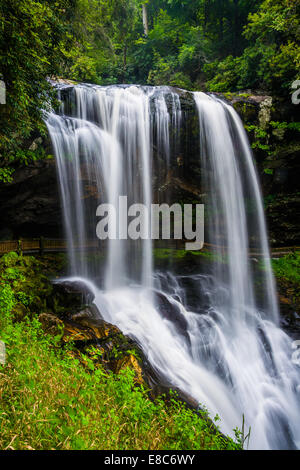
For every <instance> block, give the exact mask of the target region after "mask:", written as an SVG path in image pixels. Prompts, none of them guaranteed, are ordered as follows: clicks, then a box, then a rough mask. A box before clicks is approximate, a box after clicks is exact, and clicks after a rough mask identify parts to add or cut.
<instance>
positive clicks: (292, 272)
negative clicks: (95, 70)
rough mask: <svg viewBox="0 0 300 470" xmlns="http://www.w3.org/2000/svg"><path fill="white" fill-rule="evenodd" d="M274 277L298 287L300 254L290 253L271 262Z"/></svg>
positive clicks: (299, 283)
mask: <svg viewBox="0 0 300 470" xmlns="http://www.w3.org/2000/svg"><path fill="white" fill-rule="evenodd" d="M272 264H273V270H274V273H275V275H276V277H278V278H281V279H284V280H286V281H289V282H292V283H294V284H297V285H298V289H299V285H300V252H299V251H298V252H295V253H291V254H289V255H287V256H284V257H283V258H279V259H274V260H273V261H272Z"/></svg>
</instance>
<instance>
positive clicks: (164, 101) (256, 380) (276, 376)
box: [47, 85, 300, 449]
mask: <svg viewBox="0 0 300 470" xmlns="http://www.w3.org/2000/svg"><path fill="white" fill-rule="evenodd" d="M194 98H195V103H196V106H197V110H198V114H199V122H200V148H201V152H200V153H201V162H202V165H201V166H202V167H203V171H204V181H205V182H206V186H207V188H206V189H207V193H208V194H209V195H210V197H209V201H208V207H209V217H208V218H209V230H208V234H209V238H210V242H211V243H213V244H214V245H216V248H215V253H214V255H215V257H216V260H217V261H216V263H215V264H214V269H213V271H212V272H211V273H210V274H203V273H202V274H194V275H189V276H186V275H180V276H175V275H174V274H171V273H166V272H160V273H158V272H157V273H155V272H154V271H153V266H152V243H151V241H150V240H142V241H139V242H133V241H129V240H128V241H127V240H122V239H121V240H111V241H109V243H108V247H107V251H108V255H107V259H106V262H105V263H106V264H105V272H104V275H103V279H101V280H99V281H96V280H95V278H96V277H97V275H98V274H99V273H97V272H96V273H95V272H93V271H91V269H90V264H89V263H88V262H87V254H86V253H85V252H83V251H82V250H78V249H77V248H78V246H79V247H83V246H86V245H87V243H88V241H89V240H90V239H91V234H93V236H94V238H95V226H96V205H97V204H96V205H95V203H94V205H93V204H91V203H90V202H89V199H88V196H87V194H89V193H93V195H95V194H96V199H97V201H98V203H100V202H101V203H103V202H106V203H110V204H113V205H114V206H115V207H118V204H119V196H124V195H126V196H128V205H131V204H134V203H144V204H145V205H147V206H150V204H151V202H152V198H153V195H152V168H153V167H154V162H153V155H152V148H153V147H154V146H155V147H156V151H157V154H160V155H164V159H165V171H166V172H168V169H169V168H170V158H171V157H172V155H171V154H172V149H174V142H173V141H172V139H174V136H175V137H178V135H179V130H180V127H181V123H182V110H181V106H180V98H179V92H177V91H176V90H172V89H169V88H167V87H154V88H153V87H136V86H122V87H120V86H114V87H96V86H89V85H79V86H76V87H74V91H73V99H72V100H71V102H69V103H68V102H67V101H65V102H64V104H63V105H62V108H61V112H60V115H56V114H54V113H53V114H50V115H49V116H48V120H47V125H48V128H49V132H50V135H51V138H52V142H53V146H54V150H55V154H56V158H57V166H58V174H59V181H60V187H61V195H62V205H63V212H64V220H65V229H66V234H67V237H68V243H69V253H70V265H71V274H72V275H73V276H76V277H74V278H73V279H78V278H80V279H81V280H83V281H84V282H85V283H86V284H87V285H88V287H89V288H90V290H91V291H92V292H93V293H94V295H95V299H94V303H95V305H96V306H97V307H98V310H99V312H101V315H102V316H103V318H104V319H105V320H106V321H108V322H110V323H114V324H116V325H117V326H118V327H119V328H120V329H121V330H122V331H123V332H124V334H128V335H130V336H131V337H133V338H134V339H135V340H136V341H137V342H138V343H139V344H140V346H141V347H142V349H143V350H144V352H145V355H146V356H147V358H148V360H149V362H150V363H151V364H152V367H153V368H154V370H155V371H156V372H157V374H158V375H159V376H160V377H161V378H162V380H164V381H165V382H167V383H168V384H169V385H171V386H174V387H177V388H179V389H182V390H183V391H185V392H186V393H188V394H190V395H191V396H193V397H194V398H195V399H196V400H198V402H199V403H200V404H202V405H205V406H206V407H207V408H208V410H209V411H210V413H211V414H212V415H214V414H216V413H218V414H219V415H220V416H221V419H222V424H221V427H222V430H223V431H224V432H226V433H228V434H231V435H232V430H233V428H235V427H236V426H239V425H241V422H242V416H243V415H244V416H245V421H246V424H247V425H248V426H251V428H252V432H251V439H250V448H255V449H269V448H274V449H275V448H276V449H278V448H284V449H287V448H294V447H300V425H299V417H300V404H299V384H300V377H299V369H298V370H297V367H296V366H295V365H293V364H292V362H291V356H292V347H291V340H290V338H289V337H288V336H287V335H286V334H285V333H284V332H283V331H282V330H281V329H280V328H279V326H278V309H277V304H276V295H275V287H274V281H273V277H272V273H271V267H270V259H269V252H268V243H267V236H266V228H265V221H264V214H263V207H262V202H261V196H260V190H259V185H258V181H257V176H256V172H255V168H254V165H253V161H252V156H251V151H250V149H249V144H248V141H247V137H246V134H245V131H244V129H243V126H242V123H241V122H240V120H239V118H238V116H237V114H236V113H235V112H234V110H233V109H232V108H231V107H230V106H228V105H226V104H224V103H222V102H220V101H218V100H216V99H215V98H212V97H209V96H207V95H204V94H200V93H199V94H198V93H197V94H195V96H194ZM175 140H176V139H175ZM94 199H95V198H94ZM249 201H250V202H251V204H252V206H251V207H252V210H250V211H249V210H248V203H249ZM118 229H120V230H121V233H123V234H124V233H126V231H127V220H123V218H122V217H120V219H119V221H118ZM95 241H96V239H95ZM250 245H251V246H255V247H256V249H257V250H259V251H260V252H261V253H262V254H263V258H264V265H265V269H264V271H262V274H261V275H260V283H259V286H258V289H257V288H255V282H254V273H253V269H252V266H251V264H250V262H249V249H250ZM219 246H223V247H224V248H225V255H224V250H222V251H221V250H220V248H218V247H219ZM99 264H103V262H102V263H99ZM96 266H97V263H96ZM99 271H100V267H99ZM187 284H190V285H192V287H193V292H194V301H193V306H191V304H190V303H189V301H188V300H187V298H188V288H187V287H186V286H187ZM195 296H196V300H195ZM166 311H168V312H171V316H170V315H166Z"/></svg>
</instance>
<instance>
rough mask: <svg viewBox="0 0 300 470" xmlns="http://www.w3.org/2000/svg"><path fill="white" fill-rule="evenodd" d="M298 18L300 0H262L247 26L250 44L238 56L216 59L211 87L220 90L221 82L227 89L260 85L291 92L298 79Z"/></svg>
mask: <svg viewBox="0 0 300 470" xmlns="http://www.w3.org/2000/svg"><path fill="white" fill-rule="evenodd" d="M299 18H300V4H299V1H298V0H265V1H263V2H262V3H261V5H260V7H259V10H258V11H257V12H256V13H253V14H250V15H249V21H248V24H247V25H246V27H245V31H244V36H245V38H246V39H247V40H248V43H249V45H248V47H246V48H245V50H244V52H243V54H242V55H241V56H240V57H238V58H236V59H233V58H231V59H230V60H229V59H228V58H226V59H225V60H224V61H222V62H217V64H216V66H217V67H216V73H215V74H214V73H213V70H212V69H211V71H212V75H213V77H211V78H209V81H208V89H209V90H211V91H221V90H220V88H218V84H219V83H220V82H221V83H222V86H223V87H224V88H223V90H225V91H234V90H237V89H243V88H259V89H265V90H268V91H269V92H272V93H274V94H281V95H284V96H285V95H288V94H290V93H291V91H290V90H291V84H292V82H293V81H294V80H296V79H298V78H299V69H300V47H299V38H300V36H299V35H300V23H299ZM209 71H210V69H209V68H208V73H209ZM222 72H224V75H223V77H224V78H223V80H222ZM217 88H218V89H217ZM223 90H222V91H223Z"/></svg>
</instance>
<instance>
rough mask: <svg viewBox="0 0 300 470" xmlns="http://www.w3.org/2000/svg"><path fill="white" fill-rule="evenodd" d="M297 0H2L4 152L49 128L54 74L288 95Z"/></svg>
mask: <svg viewBox="0 0 300 470" xmlns="http://www.w3.org/2000/svg"><path fill="white" fill-rule="evenodd" d="M299 17H300V0H263V1H262V0H109V1H108V0H55V1H51V0H39V1H37V0H1V3H0V47H1V55H0V79H2V80H4V81H5V84H6V87H7V105H6V106H1V109H0V111H1V114H0V126H1V135H0V138H1V141H0V153H1V154H2V157H3V156H4V157H5V158H7V156H8V155H9V154H11V153H13V154H14V155H15V153H16V151H17V149H18V148H19V144H20V141H22V140H24V139H26V138H28V137H29V136H30V135H32V133H33V132H35V131H36V130H38V131H39V132H40V133H42V132H43V131H44V125H43V121H42V115H41V110H42V109H46V108H47V106H49V104H50V103H53V99H54V98H52V95H51V91H50V86H49V83H48V81H47V79H48V78H49V77H58V76H60V77H64V78H68V79H73V80H76V81H86V82H92V83H96V84H99V85H107V84H115V83H138V84H151V85H161V84H164V85H171V86H178V87H181V88H187V89H191V90H196V89H197V90H204V91H218V92H230V91H237V90H245V89H250V88H251V89H259V90H263V91H265V92H268V93H271V94H274V95H279V96H288V95H289V94H291V92H292V91H291V84H292V83H293V81H294V80H296V79H299V78H300V77H299V68H300V47H299V36H300V22H299Z"/></svg>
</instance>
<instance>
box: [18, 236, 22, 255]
mask: <svg viewBox="0 0 300 470" xmlns="http://www.w3.org/2000/svg"><path fill="white" fill-rule="evenodd" d="M22 254H23V253H22V240H18V255H19V256H22Z"/></svg>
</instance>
